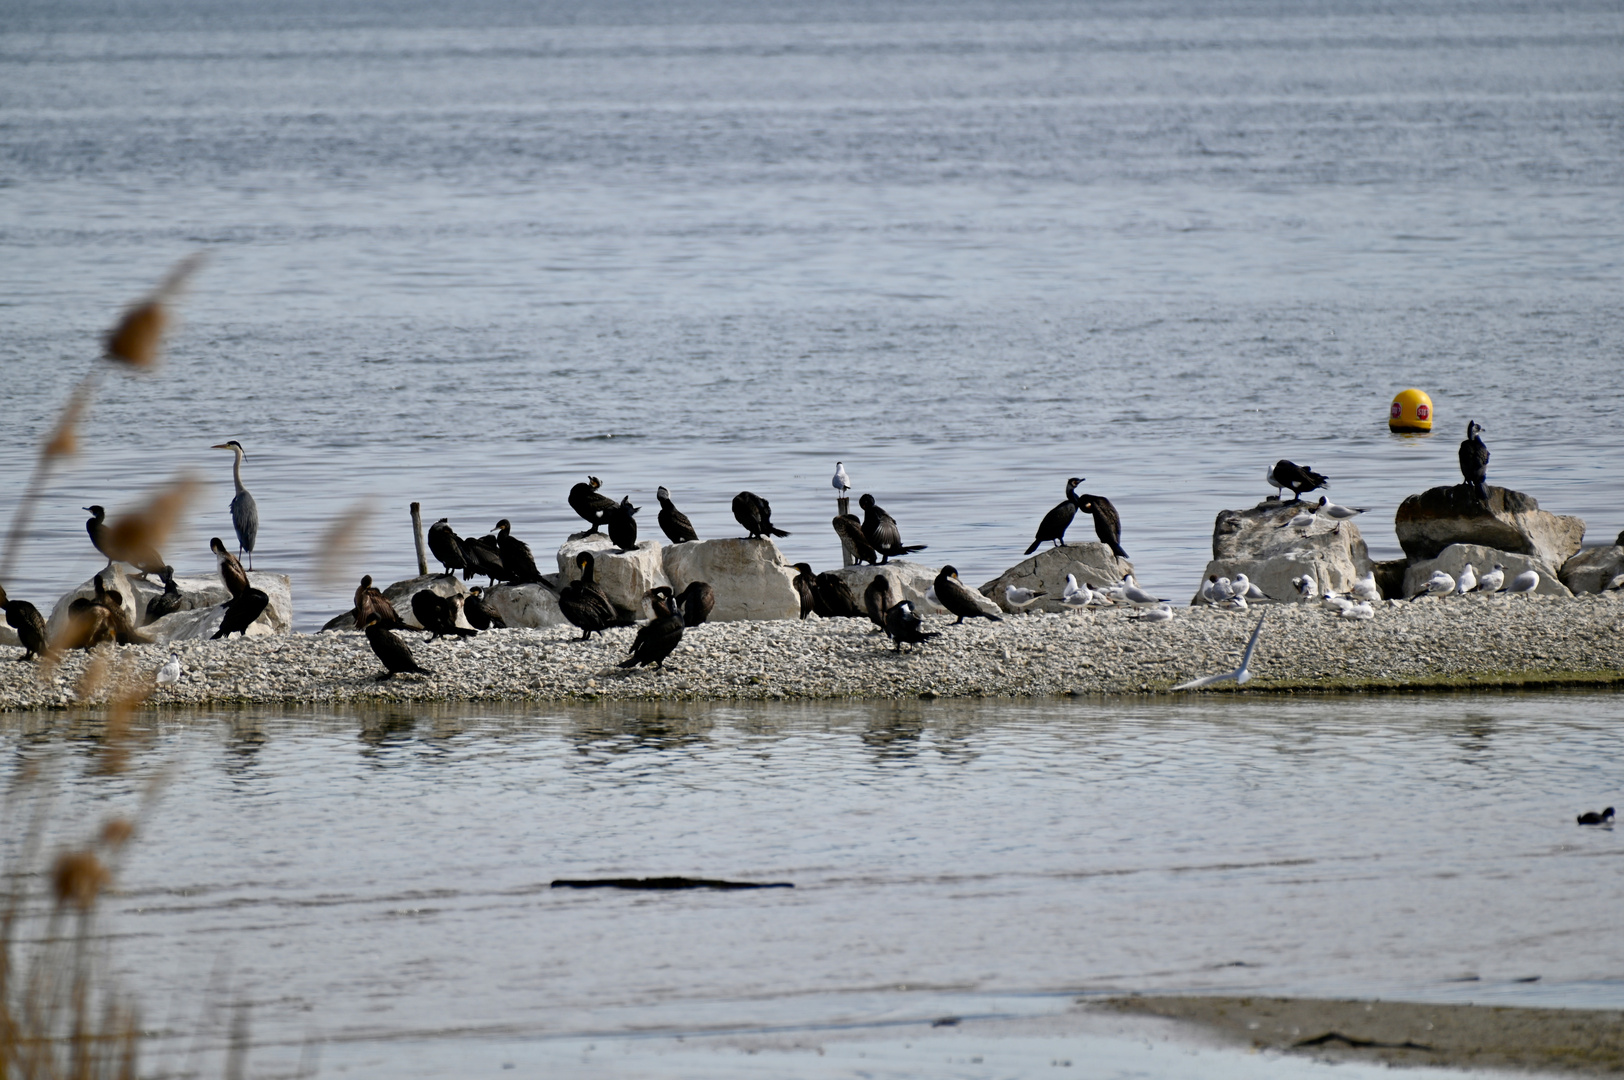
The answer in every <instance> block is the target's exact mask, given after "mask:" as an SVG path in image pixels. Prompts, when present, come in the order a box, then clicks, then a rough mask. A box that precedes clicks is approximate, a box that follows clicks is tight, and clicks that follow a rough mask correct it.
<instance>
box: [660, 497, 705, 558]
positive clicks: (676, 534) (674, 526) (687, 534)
mask: <svg viewBox="0 0 1624 1080" xmlns="http://www.w3.org/2000/svg"><path fill="white" fill-rule="evenodd" d="M654 497H655V498H656V499H659V500H660V518H659V521H660V529H661V531H663V532H664V533H665V536H666V539H667V540H670V541H671V542H672V543H673V544H686V543H688V542H689V541H690V540H698V539H699V534H698V533H697V532H695V531H694V523H693V522H691V521H689V520H688V515H687V514H684V513H683V512H682V511H681V510H678V509H677V504H676V503H674V502H672V501H671V493H670V492H669V491H667V490H666V489H665V488H663V487H662V488H660V489H659V490H658V491H656V492H655V493H654Z"/></svg>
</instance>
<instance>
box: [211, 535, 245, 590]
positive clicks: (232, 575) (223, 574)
mask: <svg viewBox="0 0 1624 1080" xmlns="http://www.w3.org/2000/svg"><path fill="white" fill-rule="evenodd" d="M209 550H210V551H212V552H214V561H215V562H216V563H218V564H219V566H220V580H221V581H223V582H225V583H226V591H227V592H229V593H230V594H231V595H232V596H241V595H242V594H243V593H244V592H246V591H247V590H248V571H246V570H244V569H243V568H242V563H240V562H238V561H237V556H235V555H233V554H232V553H231V552H229V551H227V550H226V545H225V542H224V541H222V540H221V539H220V538H219V537H218V536H216V537H214V538H213V539H211V540H210V541H209Z"/></svg>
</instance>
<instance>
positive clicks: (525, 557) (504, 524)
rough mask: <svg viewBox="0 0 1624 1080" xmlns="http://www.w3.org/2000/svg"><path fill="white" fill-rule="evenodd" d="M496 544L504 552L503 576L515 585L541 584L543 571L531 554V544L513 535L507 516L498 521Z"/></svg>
mask: <svg viewBox="0 0 1624 1080" xmlns="http://www.w3.org/2000/svg"><path fill="white" fill-rule="evenodd" d="M496 546H497V547H498V548H499V549H500V550H501V552H502V577H503V578H504V580H507V581H511V582H513V583H514V584H515V585H540V584H545V582H543V581H542V580H541V571H540V570H537V569H536V560H535V558H534V556H532V555H531V554H530V545H529V544H526V543H525V542H524V541H523V540H520V539H519V538H518V537H516V536H514V535H513V526H512V525H511V524H510V523H509V522H508V519H507V518H503V519H502V520H501V521H498V522H497V523H496Z"/></svg>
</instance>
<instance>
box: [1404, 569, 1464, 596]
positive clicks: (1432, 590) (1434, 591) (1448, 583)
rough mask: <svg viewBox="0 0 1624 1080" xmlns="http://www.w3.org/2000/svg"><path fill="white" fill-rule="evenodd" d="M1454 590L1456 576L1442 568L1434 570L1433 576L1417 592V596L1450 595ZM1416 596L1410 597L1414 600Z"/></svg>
mask: <svg viewBox="0 0 1624 1080" xmlns="http://www.w3.org/2000/svg"><path fill="white" fill-rule="evenodd" d="M1454 591H1455V578H1454V576H1453V575H1451V574H1447V573H1445V572H1444V571H1442V570H1434V571H1433V572H1432V576H1431V577H1429V578H1428V579H1427V583H1426V584H1425V585H1423V586H1422V587H1421V591H1420V592H1418V593H1416V594H1415V596H1448V595H1449V594H1450V593H1452V592H1454ZM1415 596H1412V597H1410V599H1411V600H1414V599H1415Z"/></svg>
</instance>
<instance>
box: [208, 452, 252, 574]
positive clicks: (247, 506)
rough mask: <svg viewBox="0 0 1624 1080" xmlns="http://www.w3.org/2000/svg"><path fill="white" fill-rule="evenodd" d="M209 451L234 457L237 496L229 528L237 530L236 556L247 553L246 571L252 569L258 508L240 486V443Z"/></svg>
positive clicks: (232, 479)
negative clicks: (223, 452) (233, 455)
mask: <svg viewBox="0 0 1624 1080" xmlns="http://www.w3.org/2000/svg"><path fill="white" fill-rule="evenodd" d="M210 449H211V450H230V451H231V452H232V453H233V454H235V455H236V457H235V458H233V459H232V462H231V482H232V483H233V484H236V485H237V494H236V496H235V497H234V498H233V499H232V500H231V527H232V528H234V529H236V530H237V555H238V557H239V558H240V557H241V556H242V553H243V552H244V551H246V552H248V569H250V570H252V569H253V568H254V541H255V540H256V539H258V538H259V507H258V506H257V505H256V504H255V503H254V497H253V496H252V495H250V494H248V489H247V488H245V487H243V486H242V459H243V458H244V457H245V456H246V455H245V454H244V453H243V449H242V443H240V442H238V441H237V440H236V439H232V440H230V441H229V442H223V443H219V444H217V445H215V446H212V447H210Z"/></svg>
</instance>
